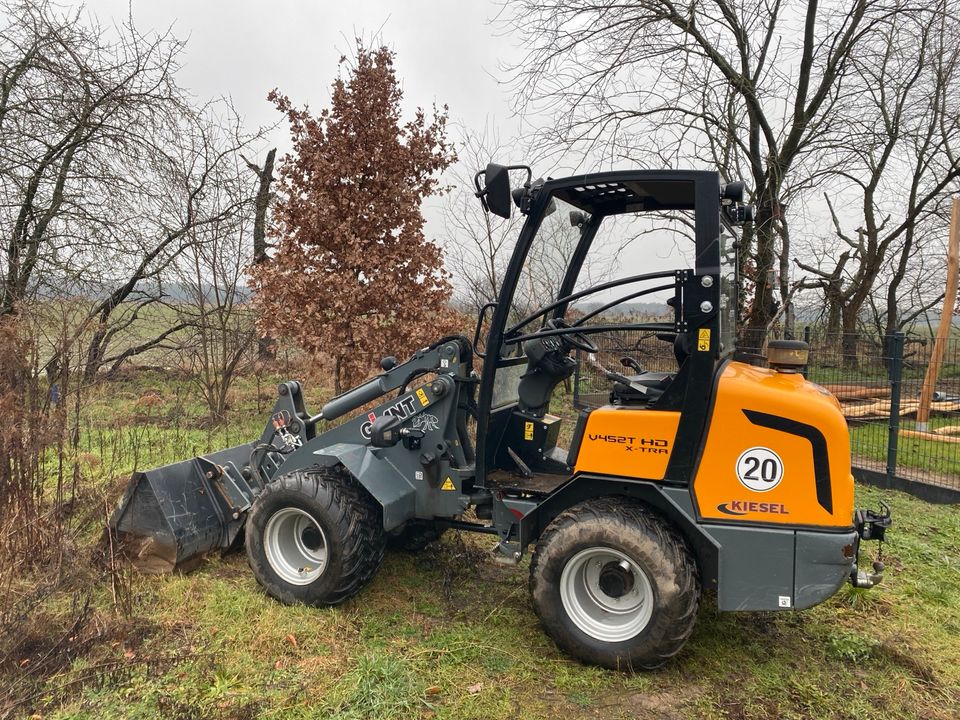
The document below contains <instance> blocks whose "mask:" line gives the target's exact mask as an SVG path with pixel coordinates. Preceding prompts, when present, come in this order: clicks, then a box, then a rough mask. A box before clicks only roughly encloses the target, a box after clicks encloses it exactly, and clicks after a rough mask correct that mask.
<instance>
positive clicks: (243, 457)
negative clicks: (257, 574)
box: [109, 443, 261, 573]
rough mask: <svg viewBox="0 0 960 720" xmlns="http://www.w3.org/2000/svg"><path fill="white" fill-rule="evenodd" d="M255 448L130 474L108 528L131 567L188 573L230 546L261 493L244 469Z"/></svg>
mask: <svg viewBox="0 0 960 720" xmlns="http://www.w3.org/2000/svg"><path fill="white" fill-rule="evenodd" d="M255 445H256V443H248V444H246V445H239V446H237V447H233V448H229V449H227V450H221V451H220V452H216V453H211V454H209V455H204V456H202V457H195V458H193V459H191V460H184V461H182V462H178V463H173V464H172V465H165V466H163V467H159V468H155V469H153V470H146V471H143V472H134V473H133V477H132V478H131V479H130V484H129V485H128V486H127V490H126V492H125V493H124V495H123V499H122V500H121V501H120V505H119V506H118V507H117V509H116V511H115V512H114V513H113V517H112V518H111V519H110V523H109V525H110V528H111V530H112V531H113V532H114V533H115V537H116V538H117V539H118V541H119V543H120V546H121V548H122V551H123V553H124V554H125V555H127V556H128V557H129V558H130V559H131V561H132V563H133V565H134V567H136V568H137V569H138V570H142V571H144V572H154V573H163V572H170V571H173V570H188V569H190V567H192V566H193V565H194V564H195V562H196V561H199V560H200V559H201V558H202V557H203V556H204V555H206V554H207V553H209V552H212V551H214V550H228V549H229V548H230V547H231V546H232V545H233V544H234V542H235V541H236V539H237V535H238V534H239V532H240V530H241V528H242V527H243V521H244V518H245V515H246V511H247V510H248V509H249V507H250V504H251V503H252V502H253V499H254V497H256V495H257V494H259V491H260V489H261V488H260V487H259V486H258V485H257V483H256V482H255V481H254V480H252V479H250V477H249V470H248V469H247V467H248V465H249V462H250V452H251V450H252V449H253V447H254V446H255Z"/></svg>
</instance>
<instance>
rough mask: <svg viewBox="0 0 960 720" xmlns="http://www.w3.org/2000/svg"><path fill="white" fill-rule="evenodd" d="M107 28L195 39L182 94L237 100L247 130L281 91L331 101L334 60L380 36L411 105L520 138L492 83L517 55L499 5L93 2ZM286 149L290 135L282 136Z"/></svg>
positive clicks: (264, 118) (483, 1)
mask: <svg viewBox="0 0 960 720" xmlns="http://www.w3.org/2000/svg"><path fill="white" fill-rule="evenodd" d="M84 6H85V7H86V8H87V10H88V11H90V12H92V13H93V14H95V15H96V16H97V17H98V18H99V19H100V20H101V22H103V23H105V24H106V23H108V22H110V21H111V20H112V21H114V22H122V21H123V19H124V18H125V17H126V15H127V12H128V7H129V8H130V10H131V11H132V14H133V18H134V22H135V24H136V25H137V27H138V28H139V29H140V30H141V31H149V30H163V29H165V28H167V27H172V28H173V33H174V35H176V36H177V37H179V38H181V39H186V40H188V42H187V48H186V52H185V55H184V60H185V62H184V67H183V69H182V71H181V72H180V73H179V75H178V77H179V80H180V83H181V85H183V86H185V87H186V88H188V89H189V90H191V91H192V92H193V93H195V94H196V96H197V98H198V99H201V100H203V99H207V98H212V97H217V96H221V95H227V96H230V97H232V98H233V101H234V103H235V104H236V106H237V108H238V110H239V111H240V112H241V113H242V114H243V115H244V116H245V117H246V119H247V122H248V125H249V126H250V127H255V126H257V125H269V124H273V123H275V122H276V121H277V120H278V119H279V114H278V113H277V112H276V111H275V110H274V109H273V108H272V106H271V105H270V104H269V103H268V102H267V101H266V95H267V93H268V92H269V91H270V90H271V89H272V88H274V87H278V88H280V90H281V91H282V92H284V93H285V94H287V95H289V96H290V98H291V100H293V101H294V102H295V103H296V104H298V105H301V104H305V103H309V104H310V105H312V106H313V107H314V108H316V109H318V110H319V108H321V107H322V106H324V105H325V104H326V103H327V102H328V100H329V88H330V83H331V82H332V81H333V79H334V77H335V76H336V72H337V60H338V59H339V57H340V55H341V54H343V53H349V52H350V50H351V49H352V45H353V38H354V37H355V36H358V35H359V36H361V37H363V38H366V39H369V38H370V37H371V36H372V35H374V34H375V33H377V32H378V31H379V34H380V37H381V38H382V40H383V41H384V42H385V43H386V44H387V45H389V46H390V47H392V48H393V49H394V50H396V51H397V54H398V60H397V70H398V75H399V77H400V78H401V81H402V83H403V88H404V93H405V98H404V100H405V105H406V106H407V107H409V108H410V109H412V108H414V107H416V106H418V105H419V106H424V107H426V106H429V105H430V104H431V103H433V102H436V103H438V104H441V105H442V104H444V103H446V104H447V105H449V106H450V114H451V117H452V118H453V119H454V120H455V121H457V122H463V123H464V124H466V125H467V126H470V127H482V126H483V125H484V123H485V122H486V121H487V120H488V119H489V122H490V124H491V125H496V126H498V127H500V128H501V129H502V131H503V132H504V134H506V135H510V134H512V132H513V129H514V125H515V122H514V121H512V119H511V112H510V109H509V103H508V97H507V94H506V92H505V91H504V90H503V89H502V88H501V87H500V86H498V83H497V81H496V80H495V79H494V77H493V76H494V75H495V74H496V72H497V63H498V61H499V60H500V59H501V58H504V57H513V56H514V55H515V54H516V52H517V50H516V48H514V47H513V46H512V42H511V40H510V39H509V38H508V37H506V36H504V34H503V33H502V32H500V28H498V27H495V26H492V25H491V24H490V23H489V22H488V20H489V19H490V18H492V17H493V16H494V15H495V14H496V12H497V10H498V6H497V5H496V4H494V3H493V2H490V1H489V0H474V1H472V2H465V1H463V0H458V1H456V2H438V1H437V0H432V1H430V0H404V1H403V2H390V1H389V0H352V1H350V2H321V1H319V0H312V1H308V0H274V1H273V2H270V1H267V2H264V1H263V0H260V1H259V2H257V1H256V0H229V1H228V0H162V1H157V0H132V1H131V2H130V3H129V6H128V1H127V0H88V2H86V3H84ZM276 142H277V143H278V144H279V145H280V146H281V149H284V146H285V144H286V132H285V129H283V128H281V131H280V133H279V134H277V136H276Z"/></svg>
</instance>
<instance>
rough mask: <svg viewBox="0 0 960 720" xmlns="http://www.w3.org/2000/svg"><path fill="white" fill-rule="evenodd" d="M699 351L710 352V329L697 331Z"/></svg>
mask: <svg viewBox="0 0 960 720" xmlns="http://www.w3.org/2000/svg"><path fill="white" fill-rule="evenodd" d="M697 350H698V351H699V352H706V351H708V350H710V328H700V330H698V331H697Z"/></svg>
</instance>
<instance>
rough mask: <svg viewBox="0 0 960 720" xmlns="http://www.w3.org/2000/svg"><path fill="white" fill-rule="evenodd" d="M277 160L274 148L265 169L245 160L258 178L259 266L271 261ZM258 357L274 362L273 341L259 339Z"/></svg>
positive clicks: (256, 234)
mask: <svg viewBox="0 0 960 720" xmlns="http://www.w3.org/2000/svg"><path fill="white" fill-rule="evenodd" d="M276 159H277V149H276V148H272V149H271V150H270V151H269V152H268V153H267V156H266V158H265V159H264V161H263V167H260V166H259V165H257V164H256V163H253V162H251V161H250V160H247V159H246V158H244V162H246V164H247V167H248V168H250V170H252V171H253V173H254V174H255V175H256V176H257V199H256V205H255V208H254V221H253V264H254V265H259V264H261V263H264V262H267V260H269V255H268V254H267V251H268V250H269V249H270V242H269V241H268V240H267V213H268V212H269V210H270V202H271V198H272V195H271V193H270V186H271V184H272V183H273V165H274V162H275V161H276ZM257 342H258V344H257V357H258V358H259V359H261V360H272V359H273V357H274V350H273V339H272V338H269V337H266V336H262V337H260V338H259V339H258V341H257Z"/></svg>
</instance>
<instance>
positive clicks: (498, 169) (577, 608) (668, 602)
mask: <svg viewBox="0 0 960 720" xmlns="http://www.w3.org/2000/svg"><path fill="white" fill-rule="evenodd" d="M511 173H514V174H515V175H516V174H521V175H522V176H523V177H525V179H524V180H523V181H522V183H521V184H520V185H519V186H518V187H516V188H515V189H511V177H510V175H511ZM524 173H525V175H523V174H524ZM474 182H475V185H476V194H477V196H478V198H479V201H480V202H481V203H482V205H483V208H484V210H485V211H486V212H488V213H492V214H494V215H497V216H499V217H503V218H509V217H510V215H511V212H512V210H513V206H514V205H515V206H517V208H518V209H519V212H520V213H522V215H523V216H525V219H524V222H523V226H522V229H521V230H520V233H519V236H518V238H517V242H516V247H515V250H514V252H513V255H512V259H511V260H510V263H509V266H508V267H507V269H506V272H505V274H504V276H503V278H502V287H501V289H500V291H499V297H498V299H497V300H496V302H491V303H489V304H488V305H487V306H485V307H484V308H483V309H482V310H481V311H480V313H479V317H478V320H477V326H476V332H475V333H474V336H473V338H472V339H468V338H466V337H463V336H452V337H444V338H441V339H439V340H437V341H436V342H434V343H433V344H431V345H429V346H427V347H424V348H422V349H421V350H418V351H417V352H415V353H414V354H413V356H412V357H410V358H409V359H407V360H405V361H404V362H398V361H397V360H396V359H395V358H393V357H387V358H384V359H383V361H382V362H381V369H382V371H381V372H380V373H379V374H377V375H376V376H374V377H372V378H371V379H369V380H367V381H366V382H364V383H362V384H360V385H359V386H357V387H355V388H353V389H351V390H349V391H347V392H345V393H343V394H341V395H339V396H337V397H334V398H332V399H330V400H329V401H328V402H327V403H326V404H325V405H324V406H323V407H322V409H321V410H320V411H319V412H317V413H315V414H312V413H311V412H309V411H308V410H307V409H306V407H305V405H304V400H303V395H302V392H301V386H300V385H299V384H298V383H297V382H294V381H289V382H284V383H282V384H281V385H280V386H279V391H278V396H277V401H276V405H275V407H274V409H273V413H272V415H271V417H270V419H269V420H268V422H267V423H266V427H265V429H264V432H263V434H262V435H261V436H260V438H258V439H256V440H254V441H252V442H250V443H248V444H245V445H241V446H238V447H234V448H229V449H226V450H223V451H220V452H215V453H212V454H209V455H204V456H202V457H196V458H193V459H189V460H185V461H183V462H179V463H176V464H173V465H168V466H166V467H161V468H157V469H154V470H148V471H145V472H136V473H135V474H134V476H133V478H132V480H131V482H130V485H129V487H128V489H127V491H126V493H125V495H124V497H123V499H122V501H121V503H120V506H119V507H118V509H117V510H116V512H115V514H114V515H113V516H112V519H111V522H110V524H111V526H112V529H113V530H114V531H115V532H116V533H117V534H118V535H119V536H120V537H121V538H122V539H123V540H124V542H125V547H127V548H128V551H129V552H130V553H132V554H133V556H134V558H135V561H136V563H137V564H138V565H140V566H144V567H148V568H150V567H152V568H153V569H170V568H186V567H188V566H190V565H192V564H194V563H195V562H196V561H197V560H198V559H200V558H202V557H203V555H205V554H207V553H210V552H212V551H217V550H219V551H225V550H228V549H231V548H233V547H236V546H238V545H240V544H241V543H242V544H244V545H245V547H246V553H247V557H248V560H249V565H250V567H251V568H252V570H253V574H254V575H255V577H256V579H257V580H258V581H259V583H260V584H261V585H262V586H263V588H264V590H265V591H266V592H267V593H268V594H269V595H271V596H273V597H274V598H276V599H278V600H280V601H281V602H284V603H307V604H310V605H315V606H331V605H336V604H338V603H342V602H344V601H345V600H347V599H349V598H351V597H353V596H354V595H356V594H357V593H358V592H360V591H361V590H362V589H363V588H364V586H366V585H367V583H368V582H370V580H371V578H373V576H374V575H375V574H376V572H377V569H378V567H379V566H380V564H381V561H382V559H383V556H384V549H385V547H387V545H388V543H391V542H393V543H399V544H404V543H408V544H410V543H412V544H423V543H424V542H426V541H428V540H429V539H430V538H434V537H437V536H438V535H439V533H441V532H442V531H444V530H445V529H448V528H455V529H457V530H461V531H469V532H476V533H484V534H488V535H489V536H490V537H491V539H492V543H491V544H492V545H494V546H495V548H496V549H495V551H494V552H495V553H496V555H497V556H498V557H500V558H501V559H503V560H505V561H507V562H519V561H520V560H521V558H522V557H523V555H524V554H525V553H526V552H528V551H530V550H531V548H532V554H531V558H530V579H529V588H530V593H531V596H532V602H533V607H534V609H535V611H536V613H537V615H538V616H539V618H540V621H541V623H542V626H543V628H544V630H545V631H546V632H547V633H548V634H549V635H550V636H551V637H552V638H553V640H554V641H555V642H556V644H557V645H558V646H559V648H561V649H562V650H564V651H566V652H567V653H569V654H570V655H572V656H574V657H576V658H578V659H580V660H581V661H584V662H587V663H594V664H597V665H601V666H606V667H610V668H620V669H649V668H655V667H657V666H659V665H662V664H663V663H665V662H666V661H667V660H668V659H669V658H671V657H672V656H673V655H675V654H676V653H677V652H678V651H680V649H681V648H682V647H683V645H684V643H685V642H686V641H687V639H688V638H689V637H690V634H691V632H692V630H693V627H694V623H695V621H696V618H697V613H698V609H699V607H700V603H701V596H702V594H703V593H704V592H706V591H709V592H710V593H711V594H712V595H715V602H716V604H717V606H718V608H719V610H721V611H736V610H770V611H786V610H794V609H804V608H809V607H811V606H813V605H816V604H817V603H820V602H823V601H824V600H826V599H827V598H829V597H831V596H832V595H833V594H834V593H835V592H837V590H838V589H839V588H840V587H841V586H842V585H843V584H844V583H845V582H850V583H852V584H853V585H855V586H857V587H862V588H867V587H871V586H873V585H875V584H876V583H878V582H879V581H880V579H881V577H882V570H883V566H882V564H880V563H879V562H877V563H874V565H873V568H872V569H871V570H870V571H865V570H861V569H859V567H858V556H859V551H860V544H861V543H862V542H863V541H866V540H878V541H882V540H883V539H884V533H885V531H886V529H887V528H888V527H889V525H890V523H891V520H890V512H889V508H886V507H885V506H882V508H881V511H877V512H875V511H872V510H858V509H855V508H854V488H853V478H852V476H851V472H850V447H849V435H848V431H847V426H846V422H845V420H844V417H843V415H842V414H841V412H840V407H839V404H838V402H837V400H836V399H835V398H834V397H833V396H832V395H831V394H830V393H829V392H827V391H826V390H824V389H823V388H821V387H819V386H818V385H816V384H814V383H812V382H809V381H807V380H806V379H805V377H804V373H803V370H804V365H805V363H806V352H807V351H806V346H805V345H804V344H803V343H800V342H797V341H789V340H787V341H771V342H770V343H769V350H768V357H767V358H759V357H758V356H756V355H752V356H751V355H746V354H742V353H738V352H737V350H736V347H735V334H736V333H735V331H736V307H737V293H738V292H739V290H738V287H739V286H738V279H737V264H738V263H737V244H736V242H737V232H738V226H739V225H741V224H742V223H744V222H749V221H750V220H751V218H752V209H751V207H750V206H749V205H747V204H745V203H744V186H743V183H740V182H729V183H723V182H721V177H720V175H719V173H717V172H710V171H674V170H655V171H654V170H630V171H623V172H604V173H596V174H586V175H577V176H573V177H567V178H561V179H548V180H546V181H544V180H536V181H534V180H533V179H532V172H531V170H530V169H529V168H528V167H526V166H501V165H497V164H490V165H488V166H487V168H486V169H485V170H483V171H481V172H478V173H477V175H476V177H475V180H474ZM665 216H669V217H673V218H678V217H679V218H682V219H683V221H684V223H685V226H686V227H687V228H690V229H691V230H692V234H693V243H692V244H691V249H692V258H691V263H690V264H691V267H689V268H685V269H669V270H650V267H649V266H650V265H652V264H653V260H656V259H657V258H655V257H654V255H653V254H652V253H648V254H646V255H645V254H644V251H643V248H642V247H641V246H642V243H643V241H644V238H645V233H644V232H639V231H636V228H637V227H640V226H638V225H636V223H644V222H649V221H651V219H653V218H663V217H665ZM627 236H629V237H630V238H632V239H633V242H631V243H629V247H630V250H629V252H627V253H625V254H621V256H619V259H618V261H617V262H615V263H614V264H613V266H610V267H613V268H615V269H616V270H617V272H616V273H608V274H607V277H605V278H604V279H602V280H601V281H600V282H594V281H593V279H592V275H593V274H595V272H594V271H595V268H596V267H597V264H596V263H591V257H592V255H591V253H592V252H593V250H594V248H597V247H600V246H601V245H602V244H603V242H604V238H605V237H606V238H607V239H608V240H609V239H612V241H613V243H614V244H615V245H616V244H619V246H621V247H623V246H624V245H625V243H624V238H625V237H627ZM558 237H560V238H562V239H563V241H564V242H566V243H567V244H566V245H562V244H560V243H559V241H558ZM557 247H565V248H567V250H568V252H565V253H556V252H554V253H553V255H549V248H557ZM547 255H549V256H550V257H553V258H558V257H562V258H563V263H564V267H563V268H562V272H560V274H559V277H555V278H544V277H543V272H542V268H543V267H544V266H545V263H544V262H543V259H544V257H546V256H547ZM648 261H650V262H648ZM534 264H537V267H538V268H540V270H539V271H537V272H534V269H535V268H534V267H533V266H534ZM554 264H556V263H554ZM645 265H647V267H645ZM644 270H646V271H644ZM613 274H617V275H618V277H611V275H613ZM548 280H549V282H548ZM548 287H554V288H556V289H555V290H553V291H550V290H548ZM644 297H647V298H653V299H655V300H658V302H659V301H660V300H662V301H663V302H664V303H665V304H664V305H663V308H664V312H663V313H662V314H661V316H660V317H659V318H657V319H654V320H650V321H646V320H644V319H643V318H642V317H640V316H638V315H637V314H636V313H631V312H618V308H621V309H622V308H628V309H629V307H630V303H631V302H637V300H638V298H644ZM623 332H634V333H638V332H639V333H645V334H646V335H645V336H646V337H650V338H653V341H654V342H657V343H665V345H663V347H664V348H667V349H668V351H669V355H670V357H671V360H670V362H671V364H672V366H671V367H668V368H666V369H665V370H664V369H661V370H658V371H654V370H651V369H644V367H643V364H642V362H641V361H640V360H638V359H637V358H635V357H634V358H631V357H627V358H624V361H623V365H622V367H621V368H620V369H619V370H618V369H610V368H608V367H606V366H603V362H602V360H598V357H599V356H598V350H599V348H598V346H597V344H596V343H595V339H596V338H598V337H600V336H604V335H609V334H610V333H623ZM671 345H672V347H671ZM590 360H593V361H595V364H599V365H601V366H603V374H602V379H603V382H604V383H606V387H605V388H604V389H603V391H602V395H603V398H602V402H599V403H597V404H595V405H593V406H590V407H582V408H580V412H579V413H578V414H574V413H565V412H564V411H563V409H562V408H559V407H556V406H557V405H558V403H562V402H564V399H565V398H566V397H567V396H568V395H567V394H566V393H564V392H562V391H561V390H559V389H558V386H560V385H561V384H563V383H565V382H566V381H568V379H569V378H570V377H571V376H572V375H573V374H574V373H575V372H576V371H577V370H578V367H579V366H578V363H582V362H587V361H590ZM551 405H554V406H555V407H554V408H551ZM551 409H554V410H555V412H554V413H551Z"/></svg>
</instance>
